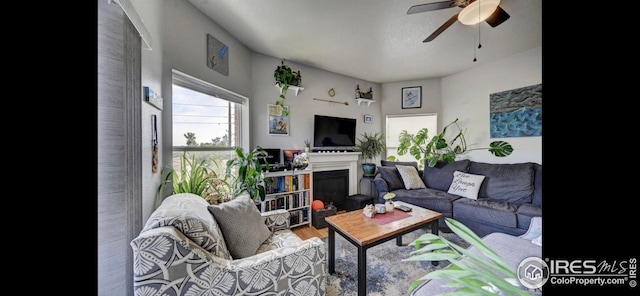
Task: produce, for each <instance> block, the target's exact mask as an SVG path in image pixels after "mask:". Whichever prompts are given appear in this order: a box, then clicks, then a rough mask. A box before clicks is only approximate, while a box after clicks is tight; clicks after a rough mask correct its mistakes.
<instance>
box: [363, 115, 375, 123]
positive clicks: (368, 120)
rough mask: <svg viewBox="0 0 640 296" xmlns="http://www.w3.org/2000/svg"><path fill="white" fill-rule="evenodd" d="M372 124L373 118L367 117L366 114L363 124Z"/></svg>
mask: <svg viewBox="0 0 640 296" xmlns="http://www.w3.org/2000/svg"><path fill="white" fill-rule="evenodd" d="M372 122H373V116H372V115H369V114H366V115H365V116H364V123H372Z"/></svg>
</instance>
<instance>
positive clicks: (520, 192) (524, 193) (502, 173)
mask: <svg viewBox="0 0 640 296" xmlns="http://www.w3.org/2000/svg"><path fill="white" fill-rule="evenodd" d="M469 173H471V174H477V175H483V176H485V177H486V178H485V179H484V182H482V186H481V187H480V192H479V193H478V197H480V198H491V199H496V200H502V201H508V202H514V203H530V202H531V199H532V196H533V173H534V172H533V165H532V163H514V164H508V163H507V164H490V163H482V162H475V161H472V162H471V164H470V165H469Z"/></svg>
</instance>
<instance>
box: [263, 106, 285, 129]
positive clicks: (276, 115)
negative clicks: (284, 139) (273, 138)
mask: <svg viewBox="0 0 640 296" xmlns="http://www.w3.org/2000/svg"><path fill="white" fill-rule="evenodd" d="M284 108H285V109H287V110H288V109H289V106H284ZM282 109H283V108H282V107H280V106H278V105H274V104H269V105H268V106H267V112H268V114H267V119H268V120H269V134H270V135H279V136H288V135H289V116H288V115H285V114H284V112H282Z"/></svg>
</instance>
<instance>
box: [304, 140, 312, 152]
mask: <svg viewBox="0 0 640 296" xmlns="http://www.w3.org/2000/svg"><path fill="white" fill-rule="evenodd" d="M304 152H311V142H309V139H304Z"/></svg>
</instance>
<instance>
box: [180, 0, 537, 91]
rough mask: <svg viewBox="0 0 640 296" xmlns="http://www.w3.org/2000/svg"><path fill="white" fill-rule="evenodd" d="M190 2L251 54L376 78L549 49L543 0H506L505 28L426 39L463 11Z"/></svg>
mask: <svg viewBox="0 0 640 296" xmlns="http://www.w3.org/2000/svg"><path fill="white" fill-rule="evenodd" d="M189 1H190V2H191V3H193V5H195V6H196V7H197V8H199V9H200V10H202V11H203V12H204V13H205V14H206V15H208V16H210V17H211V18H212V19H213V20H214V22H215V23H217V24H218V25H220V26H221V27H222V28H224V29H225V30H226V31H227V32H229V33H230V34H231V35H233V36H234V37H235V38H236V39H238V41H240V42H241V43H243V44H244V45H246V46H247V47H248V48H249V49H250V50H251V51H254V52H258V53H262V54H265V55H268V56H272V57H277V58H281V59H282V58H283V59H285V60H288V61H292V62H295V63H298V64H303V65H307V66H311V67H314V68H319V69H323V70H326V71H330V72H334V73H339V74H343V75H347V76H351V77H355V78H359V79H363V80H368V81H371V82H377V83H388V82H398V81H409V80H419V79H429V78H439V77H444V76H448V75H451V74H454V73H457V72H460V71H464V70H467V69H470V68H473V67H476V66H479V65H482V64H484V63H487V62H491V61H494V60H498V59H501V58H504V57H507V56H510V55H514V54H517V53H520V52H524V51H527V50H529V49H532V48H535V47H539V46H542V0H502V1H501V3H500V7H502V9H504V10H505V11H506V12H507V13H508V14H509V15H510V16H511V17H510V18H509V19H508V20H506V21H505V22H504V23H502V24H500V25H499V26H497V27H494V28H492V27H491V26H489V25H488V24H487V23H485V22H482V23H480V26H479V28H478V26H465V25H462V24H461V23H460V22H456V23H454V24H453V25H451V26H450V27H449V28H448V29H446V30H445V31H444V32H443V33H442V34H440V35H439V36H438V37H436V38H435V39H434V40H433V41H431V42H427V43H423V42H422V41H423V40H424V39H425V38H426V37H427V36H429V35H430V34H431V33H432V32H433V31H435V30H436V29H437V28H438V27H440V25H442V24H443V23H444V22H445V21H446V20H448V19H449V18H450V17H451V16H452V15H454V14H456V13H458V12H460V11H461V10H462V9H461V8H459V7H452V8H447V9H441V10H435V11H428V12H423V13H417V14H411V15H408V14H407V10H408V9H409V7H411V6H413V5H416V4H424V3H431V2H440V0H408V1H407V0H404V1H402V0H253V1H252V0H189ZM478 31H480V32H479V35H478ZM478 36H480V41H481V44H482V48H480V49H477V39H478ZM474 51H475V56H476V58H477V61H476V62H473V58H474ZM303 75H304V74H303Z"/></svg>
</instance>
